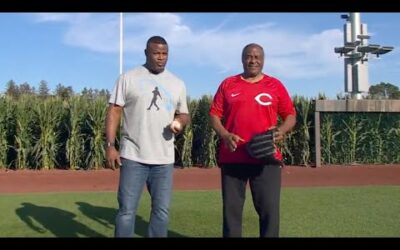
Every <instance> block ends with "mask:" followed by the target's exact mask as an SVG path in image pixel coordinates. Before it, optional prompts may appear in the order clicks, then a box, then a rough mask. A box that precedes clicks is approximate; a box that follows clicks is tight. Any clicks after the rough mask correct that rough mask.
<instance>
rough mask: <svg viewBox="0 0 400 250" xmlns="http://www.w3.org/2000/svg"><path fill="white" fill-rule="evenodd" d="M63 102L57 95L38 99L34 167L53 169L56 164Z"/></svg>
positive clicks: (59, 144)
mask: <svg viewBox="0 0 400 250" xmlns="http://www.w3.org/2000/svg"><path fill="white" fill-rule="evenodd" d="M63 111H64V109H63V102H62V100H61V99H60V98H58V97H53V98H47V99H44V100H39V101H38V103H37V105H36V106H35V114H36V116H37V126H38V127H37V129H38V131H39V136H38V138H36V140H35V141H34V143H35V145H34V148H33V152H34V154H35V158H34V159H35V162H36V168H39V169H45V170H48V169H54V168H55V167H56V166H58V165H59V164H58V161H57V155H58V154H59V150H60V148H61V146H62V144H61V143H60V142H59V139H60V138H59V137H60V125H61V124H60V123H61V118H62V116H63Z"/></svg>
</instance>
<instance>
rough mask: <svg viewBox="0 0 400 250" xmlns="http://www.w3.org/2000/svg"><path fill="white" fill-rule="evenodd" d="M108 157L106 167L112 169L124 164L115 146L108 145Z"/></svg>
mask: <svg viewBox="0 0 400 250" xmlns="http://www.w3.org/2000/svg"><path fill="white" fill-rule="evenodd" d="M106 158H107V164H106V167H108V168H111V169H112V170H115V169H116V168H117V167H119V166H122V163H121V158H120V156H119V152H118V151H117V150H116V149H115V147H114V146H112V147H107V149H106ZM115 163H117V166H116V165H115Z"/></svg>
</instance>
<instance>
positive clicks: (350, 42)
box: [335, 13, 394, 99]
mask: <svg viewBox="0 0 400 250" xmlns="http://www.w3.org/2000/svg"><path fill="white" fill-rule="evenodd" d="M341 18H343V19H345V20H346V23H345V24H344V28H343V29H344V35H343V36H344V46H343V47H336V48H335V53H339V54H340V56H344V72H345V77H344V78H345V80H344V89H345V92H347V93H350V95H351V98H353V99H362V95H363V94H366V93H368V90H369V82H368V56H369V54H374V55H375V56H376V57H379V55H382V54H385V53H388V52H390V51H392V50H393V49H394V47H391V46H381V45H378V44H368V39H369V38H370V36H369V35H368V31H367V25H366V24H363V23H361V19H360V13H349V15H341Z"/></svg>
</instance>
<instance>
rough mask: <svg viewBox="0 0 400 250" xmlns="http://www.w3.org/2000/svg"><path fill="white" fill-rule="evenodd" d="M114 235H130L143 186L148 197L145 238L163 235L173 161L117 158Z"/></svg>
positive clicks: (165, 233)
mask: <svg viewBox="0 0 400 250" xmlns="http://www.w3.org/2000/svg"><path fill="white" fill-rule="evenodd" d="M121 162H122V166H121V168H120V176H119V188H118V204H119V210H118V213H117V216H116V220H115V237H133V234H134V232H135V217H136V210H137V207H138V205H139V200H140V197H141V195H142V193H143V189H144V185H145V184H146V186H147V189H148V191H149V193H150V196H151V215H150V222H149V227H148V235H147V236H148V237H167V233H168V219H169V218H168V211H169V204H170V200H171V193H172V176H173V169H174V168H173V164H166V165H149V164H142V163H139V162H136V161H132V160H128V159H124V158H121Z"/></svg>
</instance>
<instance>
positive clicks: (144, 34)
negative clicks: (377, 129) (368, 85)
mask: <svg viewBox="0 0 400 250" xmlns="http://www.w3.org/2000/svg"><path fill="white" fill-rule="evenodd" d="M204 15H206V14H204ZM228 18H232V16H230V17H228ZM235 18H239V16H238V15H235ZM36 20H37V21H39V22H50V21H52V22H55V21H57V22H66V23H68V24H69V26H68V30H67V32H66V34H65V37H64V41H65V43H67V44H69V45H72V46H77V47H82V48H86V49H89V50H93V51H98V52H107V53H116V52H118V49H119V47H118V46H119V14H118V13H107V14H83V13H82V14H81V13H79V14H75V13H68V14H59V13H57V14H54V13H44V14H36ZM225 23H226V20H223V21H222V22H221V23H220V25H216V26H214V27H209V29H208V30H194V29H193V28H191V27H190V26H189V25H188V24H185V23H184V21H183V20H182V18H181V16H179V14H171V13H144V14H137V13H126V14H125V15H124V48H125V54H126V55H127V56H128V55H129V58H134V57H136V58H138V57H139V56H140V57H143V49H144V46H145V43H146V40H147V39H148V37H150V36H152V35H161V36H164V37H165V38H166V39H167V41H168V42H169V44H170V48H171V58H173V60H175V61H176V63H177V64H181V65H190V64H197V65H207V66H208V67H215V68H216V70H217V71H219V72H234V73H239V72H240V71H241V70H242V66H241V61H240V60H241V59H240V55H241V50H242V48H243V47H244V46H245V45H246V44H248V43H252V42H255V43H259V44H260V45H262V46H263V47H264V50H265V53H266V62H265V72H266V73H267V74H271V75H277V76H279V75H285V76H286V77H287V78H304V79H309V78H314V77H322V76H327V75H330V74H338V73H341V71H342V68H343V67H342V64H343V59H338V55H336V54H335V53H334V52H333V48H334V47H335V46H341V44H342V32H341V31H340V30H339V29H331V30H324V31H321V32H319V33H315V34H310V33H301V30H296V32H294V31H287V30H284V29H283V28H280V27H279V25H277V24H274V23H260V24H258V25H251V26H250V25H249V26H245V27H241V28H240V29H236V30H233V29H232V28H230V29H229V30H228V29H224V27H225V26H226V25H225Z"/></svg>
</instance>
